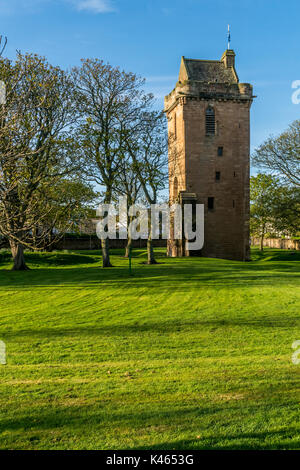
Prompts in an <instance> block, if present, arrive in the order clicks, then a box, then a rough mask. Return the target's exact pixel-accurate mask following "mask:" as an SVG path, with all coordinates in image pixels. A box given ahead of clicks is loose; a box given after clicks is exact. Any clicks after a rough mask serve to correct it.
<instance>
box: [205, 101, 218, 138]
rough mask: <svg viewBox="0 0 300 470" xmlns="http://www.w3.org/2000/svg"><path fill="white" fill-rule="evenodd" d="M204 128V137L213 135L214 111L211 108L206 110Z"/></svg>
mask: <svg viewBox="0 0 300 470" xmlns="http://www.w3.org/2000/svg"><path fill="white" fill-rule="evenodd" d="M205 128H206V135H215V132H216V122H215V111H214V109H213V108H211V107H208V108H206V112H205Z"/></svg>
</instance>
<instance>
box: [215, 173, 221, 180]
mask: <svg viewBox="0 0 300 470" xmlns="http://www.w3.org/2000/svg"><path fill="white" fill-rule="evenodd" d="M220 179H221V172H220V171H216V181H220Z"/></svg>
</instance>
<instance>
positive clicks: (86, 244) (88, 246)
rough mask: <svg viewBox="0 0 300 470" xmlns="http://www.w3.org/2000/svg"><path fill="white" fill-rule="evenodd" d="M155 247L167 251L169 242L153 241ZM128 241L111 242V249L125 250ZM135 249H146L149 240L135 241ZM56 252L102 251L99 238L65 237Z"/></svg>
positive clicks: (57, 244)
mask: <svg viewBox="0 0 300 470" xmlns="http://www.w3.org/2000/svg"><path fill="white" fill-rule="evenodd" d="M152 243H153V246H154V247H165V248H166V249H167V240H153V241H152ZM126 244H127V240H109V246H110V248H119V249H122V248H125V246H126ZM132 244H133V248H146V247H147V240H133V242H132ZM53 249H54V250H100V249H101V243H100V240H99V239H98V238H95V237H91V238H86V237H84V238H83V237H82V238H68V237H65V238H63V239H62V240H60V241H59V242H58V243H56V244H55V246H54V247H53Z"/></svg>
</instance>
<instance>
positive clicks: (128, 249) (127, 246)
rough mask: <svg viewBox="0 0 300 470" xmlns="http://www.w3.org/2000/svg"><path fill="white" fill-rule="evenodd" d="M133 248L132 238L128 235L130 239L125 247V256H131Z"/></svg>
mask: <svg viewBox="0 0 300 470" xmlns="http://www.w3.org/2000/svg"><path fill="white" fill-rule="evenodd" d="M131 248H132V239H131V238H130V237H128V240H127V245H126V248H125V256H124V257H125V258H129V251H130V250H131Z"/></svg>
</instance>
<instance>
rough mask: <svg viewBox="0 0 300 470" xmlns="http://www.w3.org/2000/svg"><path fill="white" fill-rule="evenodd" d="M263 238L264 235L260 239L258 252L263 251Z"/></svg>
mask: <svg viewBox="0 0 300 470" xmlns="http://www.w3.org/2000/svg"><path fill="white" fill-rule="evenodd" d="M264 238H265V234H264V233H262V234H261V237H260V251H264Z"/></svg>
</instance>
